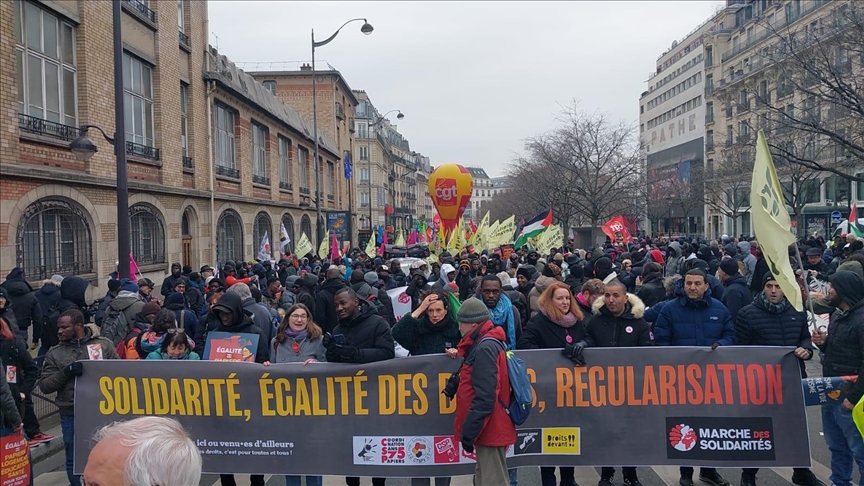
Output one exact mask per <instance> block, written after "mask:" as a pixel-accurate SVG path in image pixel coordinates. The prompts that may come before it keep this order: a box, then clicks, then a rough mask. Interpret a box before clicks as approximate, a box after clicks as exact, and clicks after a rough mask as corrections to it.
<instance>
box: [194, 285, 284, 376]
mask: <svg viewBox="0 0 864 486" xmlns="http://www.w3.org/2000/svg"><path fill="white" fill-rule="evenodd" d="M213 310H214V311H224V310H228V311H230V312H231V313H232V314H234V322H233V323H232V324H231V325H230V326H227V327H226V326H225V325H224V324H223V323H222V321H221V320H220V321H219V324H218V325H217V326H216V329H215V330H216V331H217V332H228V333H231V334H240V333H246V334H257V335H258V350H257V351H256V352H255V362H256V363H263V362H265V361H268V360H269V359H270V350H269V348H268V346H269V345H270V343H269V342H268V341H267V336H266V335H265V334H264V331H262V330H261V328H260V327H258V326H256V325H255V323H253V322H252V316H251V315H250V314H249V313H248V312H245V311H244V310H243V303H242V301H241V300H240V296H239V295H237V294H236V293H234V292H227V293H226V294H225V295H223V296H222V297H220V298H219V302H217V303H216V305H215V306H213ZM205 342H206V339H205Z"/></svg>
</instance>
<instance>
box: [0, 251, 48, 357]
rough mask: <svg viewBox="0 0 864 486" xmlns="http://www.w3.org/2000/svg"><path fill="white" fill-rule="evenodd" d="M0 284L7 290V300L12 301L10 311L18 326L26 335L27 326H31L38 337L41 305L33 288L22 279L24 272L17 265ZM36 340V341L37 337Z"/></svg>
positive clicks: (40, 327)
mask: <svg viewBox="0 0 864 486" xmlns="http://www.w3.org/2000/svg"><path fill="white" fill-rule="evenodd" d="M16 270H17V271H16ZM0 286H2V287H3V288H4V289H6V291H7V292H9V300H10V301H11V302H12V312H14V313H15V320H16V321H18V328H19V329H20V330H21V331H23V332H24V335H26V334H27V328H28V327H30V326H33V335H34V336H37V337H38V336H39V334H40V333H41V332H42V307H41V306H40V305H39V299H37V298H36V294H34V293H33V288H32V287H30V284H29V283H27V281H26V280H24V272H23V271H21V269H19V268H17V267H16V268H14V269H13V270H12V271H11V272H9V275H7V276H6V281H5V282H3V283H2V284H0ZM36 340H37V341H38V338H37V339H36Z"/></svg>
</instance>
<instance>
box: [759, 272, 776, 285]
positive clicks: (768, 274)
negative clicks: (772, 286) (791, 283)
mask: <svg viewBox="0 0 864 486" xmlns="http://www.w3.org/2000/svg"><path fill="white" fill-rule="evenodd" d="M772 280H777V278H775V277H774V275H772V274H771V272H765V275H763V276H762V287H763V288H764V287H765V284H767V283H768V282H770V281H772Z"/></svg>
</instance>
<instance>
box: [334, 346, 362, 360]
mask: <svg viewBox="0 0 864 486" xmlns="http://www.w3.org/2000/svg"><path fill="white" fill-rule="evenodd" d="M336 354H338V355H339V357H341V358H342V359H343V360H344V361H357V355H358V354H359V353H358V352H357V348H355V347H354V346H345V345H343V344H337V345H336Z"/></svg>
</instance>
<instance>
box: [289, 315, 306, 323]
mask: <svg viewBox="0 0 864 486" xmlns="http://www.w3.org/2000/svg"><path fill="white" fill-rule="evenodd" d="M288 317H290V318H291V319H303V320H304V321H305V320H306V319H309V316H307V315H306V314H291V315H290V316H288Z"/></svg>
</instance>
